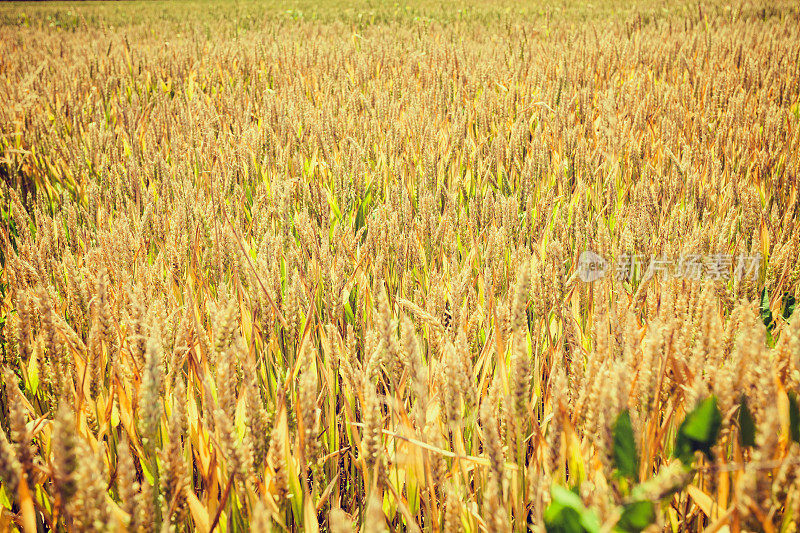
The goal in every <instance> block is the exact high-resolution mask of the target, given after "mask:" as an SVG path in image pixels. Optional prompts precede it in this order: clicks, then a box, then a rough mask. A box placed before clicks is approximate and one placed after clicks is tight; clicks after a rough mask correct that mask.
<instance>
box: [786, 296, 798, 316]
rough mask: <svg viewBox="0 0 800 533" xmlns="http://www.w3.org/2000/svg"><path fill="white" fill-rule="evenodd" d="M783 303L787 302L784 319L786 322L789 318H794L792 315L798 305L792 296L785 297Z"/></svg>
mask: <svg viewBox="0 0 800 533" xmlns="http://www.w3.org/2000/svg"><path fill="white" fill-rule="evenodd" d="M783 301H784V302H785V303H784V307H783V318H784V320H789V318H790V317H791V316H792V313H794V308H795V306H796V305H797V302H796V301H795V299H794V296H792V295H791V294H788V295H786V296H784V299H783Z"/></svg>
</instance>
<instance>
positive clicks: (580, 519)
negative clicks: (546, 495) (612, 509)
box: [544, 485, 600, 533]
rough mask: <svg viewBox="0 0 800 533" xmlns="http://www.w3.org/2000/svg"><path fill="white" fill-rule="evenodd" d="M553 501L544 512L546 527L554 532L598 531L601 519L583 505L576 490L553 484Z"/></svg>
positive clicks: (582, 532)
mask: <svg viewBox="0 0 800 533" xmlns="http://www.w3.org/2000/svg"><path fill="white" fill-rule="evenodd" d="M550 494H551V497H552V501H551V502H550V505H548V507H547V509H546V510H545V512H544V524H545V529H546V530H547V531H548V532H553V533H597V532H599V531H600V519H599V518H598V517H597V515H596V514H595V513H594V512H593V511H591V510H589V509H586V507H584V506H583V502H582V501H581V499H580V497H579V496H578V495H577V494H575V493H574V492H572V491H570V490H568V489H566V488H564V487H562V486H560V485H553V487H552V489H551V490H550Z"/></svg>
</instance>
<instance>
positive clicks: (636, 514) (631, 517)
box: [614, 500, 656, 532]
mask: <svg viewBox="0 0 800 533" xmlns="http://www.w3.org/2000/svg"><path fill="white" fill-rule="evenodd" d="M655 521H656V510H655V506H654V505H653V502H651V501H649V500H644V501H638V502H633V503H629V504H627V505H625V506H624V507H623V510H622V516H621V517H620V519H619V522H617V525H616V527H615V528H614V530H615V531H624V532H639V531H642V530H643V529H645V528H647V527H648V526H649V525H650V524H652V523H653V522H655Z"/></svg>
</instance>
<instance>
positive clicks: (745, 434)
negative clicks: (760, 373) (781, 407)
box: [739, 395, 756, 446]
mask: <svg viewBox="0 0 800 533" xmlns="http://www.w3.org/2000/svg"><path fill="white" fill-rule="evenodd" d="M739 438H740V440H741V443H742V446H755V445H756V422H755V420H754V419H753V413H751V412H750V408H749V407H748V406H747V398H746V397H745V396H744V395H742V402H741V407H739Z"/></svg>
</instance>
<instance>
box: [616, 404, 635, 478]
mask: <svg viewBox="0 0 800 533" xmlns="http://www.w3.org/2000/svg"><path fill="white" fill-rule="evenodd" d="M614 462H615V464H616V466H617V471H619V473H620V474H621V475H623V476H625V477H627V478H629V479H631V480H635V479H636V478H637V476H638V475H639V454H638V452H637V451H636V440H635V439H634V437H633V426H632V425H631V414H630V412H629V411H628V410H627V409H625V410H624V411H622V412H621V413H620V414H619V415H618V416H617V420H616V422H614Z"/></svg>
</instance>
